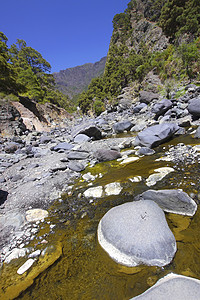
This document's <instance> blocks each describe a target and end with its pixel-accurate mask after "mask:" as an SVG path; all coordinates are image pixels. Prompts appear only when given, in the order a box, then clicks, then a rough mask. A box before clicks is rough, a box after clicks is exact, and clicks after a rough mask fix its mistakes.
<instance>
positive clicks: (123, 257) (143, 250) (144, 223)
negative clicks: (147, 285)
mask: <svg viewBox="0 0 200 300" xmlns="http://www.w3.org/2000/svg"><path fill="white" fill-rule="evenodd" d="M98 241H99V243H100V245H101V246H102V248H103V249H104V250H105V251H106V252H107V253H108V254H109V255H110V257H111V258H112V259H114V260H115V261H116V262H117V263H120V264H122V265H126V266H130V267H135V266H137V265H140V264H145V265H149V266H165V265H167V264H169V263H170V262H171V260H172V259H173V257H174V254H175V252H176V240H175V237H174V235H173V234H172V232H171V230H170V229H169V227H168V224H167V222H166V219H165V215H164V212H163V211H162V209H161V208H160V207H159V206H158V205H157V204H156V203H155V202H154V201H150V200H147V201H135V202H130V203H125V204H122V205H119V206H116V207H114V208H112V209H110V210H109V211H108V212H107V213H106V214H105V215H104V216H103V218H102V219H101V221H100V222H99V225H98Z"/></svg>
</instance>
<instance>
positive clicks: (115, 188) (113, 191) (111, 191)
mask: <svg viewBox="0 0 200 300" xmlns="http://www.w3.org/2000/svg"><path fill="white" fill-rule="evenodd" d="M122 189H123V188H122V187H121V184H120V183H119V182H112V183H108V184H106V185H105V193H106V195H107V196H110V195H119V194H120V193H121V191H122Z"/></svg>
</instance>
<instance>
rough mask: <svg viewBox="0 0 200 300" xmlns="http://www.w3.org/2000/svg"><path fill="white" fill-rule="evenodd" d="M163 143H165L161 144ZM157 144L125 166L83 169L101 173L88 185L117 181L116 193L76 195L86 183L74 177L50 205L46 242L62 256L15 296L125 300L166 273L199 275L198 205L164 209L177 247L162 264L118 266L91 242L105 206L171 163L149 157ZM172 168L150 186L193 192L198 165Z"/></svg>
mask: <svg viewBox="0 0 200 300" xmlns="http://www.w3.org/2000/svg"><path fill="white" fill-rule="evenodd" d="M177 141H178V142H182V141H184V143H187V144H191V143H193V144H195V142H197V141H195V140H191V139H190V138H183V139H182V140H180V138H179V139H176V140H174V141H173V143H172V142H171V143H170V144H176V143H177ZM164 146H166V147H167V144H166V145H164ZM162 147H163V146H162ZM162 147H159V148H158V149H157V150H156V153H155V154H154V155H153V156H150V157H143V158H141V159H140V160H139V161H136V162H133V163H130V164H128V165H119V162H107V163H102V164H98V165H96V166H95V167H94V168H88V169H87V170H86V172H88V171H90V172H91V173H92V174H98V173H100V172H101V173H102V174H104V176H103V177H102V178H98V179H97V180H96V181H95V182H94V183H93V186H98V185H105V184H107V183H110V182H115V181H119V182H121V185H122V186H123V191H122V193H121V194H120V195H118V196H109V197H108V196H107V197H103V198H101V199H96V200H94V201H93V202H91V203H90V201H89V200H88V199H83V197H81V198H80V199H79V198H78V194H80V193H81V192H83V191H84V190H85V189H86V183H84V182H83V183H81V182H78V183H77V184H76V185H75V186H74V188H73V190H72V194H71V195H66V196H65V197H64V198H63V202H62V203H57V204H55V205H54V206H53V207H52V208H51V210H50V214H51V217H50V219H51V223H54V224H57V226H56V229H55V233H54V234H53V235H51V236H50V237H49V243H56V241H61V243H62V247H63V253H62V256H61V257H60V259H59V260H58V261H56V262H55V263H54V264H53V265H52V266H51V267H49V268H48V269H47V270H45V271H44V272H43V273H42V274H40V275H39V276H38V277H37V278H36V279H35V281H34V283H33V284H32V285H31V287H29V288H28V289H27V290H26V291H25V292H23V293H22V294H21V295H20V296H19V297H18V298H17V299H24V300H26V299H35V300H36V299H40V300H43V299H45V300H46V299H52V300H54V299H55V300H57V299H60V300H61V299H62V300H63V299H67V300H68V299H70V300H76V299H77V300H78V299H88V300H100V299H101V300H102V299H108V300H112V299H113V300H114V299H115V300H126V299H130V298H131V297H134V296H136V295H138V294H141V293H142V292H144V291H145V290H146V289H148V288H149V287H150V286H152V285H153V284H154V283H155V282H156V281H157V280H158V279H160V278H161V277H163V276H164V275H166V274H168V273H170V272H175V273H177V274H182V275H187V276H191V277H195V278H198V279H200V263H199V257H200V209H198V210H197V212H196V214H195V215H194V217H192V218H190V217H187V216H180V215H176V214H170V213H167V214H166V218H167V221H168V224H169V227H170V228H171V230H172V231H173V233H174V235H175V238H176V241H177V248H178V250H177V252H176V255H175V257H174V259H173V261H172V263H171V264H169V265H168V266H166V267H163V268H160V267H147V266H141V267H135V268H128V267H124V266H121V265H119V264H117V263H115V262H114V261H113V260H112V259H111V258H110V257H109V256H108V255H107V254H106V252H105V251H104V250H103V249H102V248H101V247H100V246H99V244H98V241H97V226H98V223H99V221H100V219H101V218H102V216H103V215H104V214H105V213H106V212H107V211H108V210H109V209H110V208H111V207H113V206H116V205H119V204H122V203H125V202H128V201H132V200H133V197H134V196H135V195H137V194H138V193H141V192H143V191H144V190H146V189H148V187H147V186H146V185H145V180H144V179H145V178H147V177H148V176H149V174H151V173H152V172H153V170H154V169H155V168H158V167H163V166H173V164H172V163H169V162H155V159H156V158H158V157H160V156H162V151H163V150H162ZM175 170H176V171H175V172H173V173H171V174H169V175H167V176H166V177H165V178H164V179H163V180H162V181H161V182H158V183H157V184H156V185H155V186H153V187H152V188H154V189H160V188H162V189H164V188H183V190H184V191H185V192H187V193H191V192H192V193H194V194H197V193H199V181H200V179H199V166H198V164H194V165H187V166H185V165H183V166H181V165H180V166H178V169H175ZM136 175H140V176H142V177H143V180H142V182H140V183H132V182H131V181H130V180H129V178H131V177H134V176H136ZM196 200H197V198H196ZM69 207H71V210H70V209H69ZM73 210H74V214H73ZM36 267H37V266H36Z"/></svg>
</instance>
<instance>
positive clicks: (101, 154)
mask: <svg viewBox="0 0 200 300" xmlns="http://www.w3.org/2000/svg"><path fill="white" fill-rule="evenodd" d="M95 156H96V158H97V159H98V160H99V161H100V162H103V161H109V160H114V159H117V158H120V157H121V153H120V152H118V151H115V150H110V149H98V150H97V151H96V152H95Z"/></svg>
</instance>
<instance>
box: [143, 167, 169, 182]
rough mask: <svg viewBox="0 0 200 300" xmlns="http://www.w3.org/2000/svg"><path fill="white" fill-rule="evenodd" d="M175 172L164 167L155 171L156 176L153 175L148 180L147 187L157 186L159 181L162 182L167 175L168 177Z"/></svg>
mask: <svg viewBox="0 0 200 300" xmlns="http://www.w3.org/2000/svg"><path fill="white" fill-rule="evenodd" d="M174 171H175V170H174V169H173V168H170V167H163V168H158V169H155V170H154V172H156V173H154V174H151V175H150V176H149V177H148V178H147V180H146V185H147V186H153V185H155V184H156V183H157V182H158V181H160V180H162V179H163V178H164V177H165V176H166V175H168V174H169V173H171V172H174Z"/></svg>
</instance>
